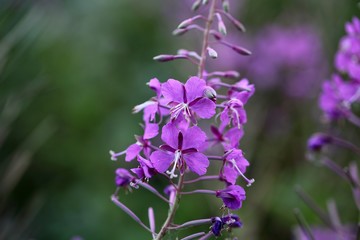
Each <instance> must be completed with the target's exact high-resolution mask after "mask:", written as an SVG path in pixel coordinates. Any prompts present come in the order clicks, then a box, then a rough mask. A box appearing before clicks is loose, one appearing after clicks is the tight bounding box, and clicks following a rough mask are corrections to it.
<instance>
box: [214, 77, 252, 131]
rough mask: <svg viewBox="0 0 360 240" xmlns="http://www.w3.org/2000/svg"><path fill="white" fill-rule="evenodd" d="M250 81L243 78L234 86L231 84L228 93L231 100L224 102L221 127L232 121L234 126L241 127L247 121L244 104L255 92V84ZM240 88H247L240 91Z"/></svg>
mask: <svg viewBox="0 0 360 240" xmlns="http://www.w3.org/2000/svg"><path fill="white" fill-rule="evenodd" d="M248 83H249V82H248V80H247V79H242V80H241V81H239V82H237V83H235V84H234V85H233V86H230V91H229V93H228V96H229V100H228V101H226V102H224V103H223V105H222V106H223V108H224V110H223V111H222V112H221V113H220V120H221V125H220V127H221V128H223V127H225V126H227V125H229V124H230V123H232V125H233V126H237V127H238V128H239V129H240V128H241V126H242V125H243V124H245V123H246V122H247V115H246V111H245V108H244V105H245V104H246V103H247V101H248V100H249V98H250V97H251V96H252V95H253V94H254V92H255V88H254V85H249V84H248ZM238 89H246V90H243V91H239V90H238Z"/></svg>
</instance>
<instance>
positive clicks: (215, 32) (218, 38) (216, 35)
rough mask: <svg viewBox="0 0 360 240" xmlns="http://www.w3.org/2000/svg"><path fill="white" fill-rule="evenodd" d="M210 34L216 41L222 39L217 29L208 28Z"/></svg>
mask: <svg viewBox="0 0 360 240" xmlns="http://www.w3.org/2000/svg"><path fill="white" fill-rule="evenodd" d="M210 34H212V35H213V36H214V38H215V39H216V40H218V41H220V40H221V39H222V36H221V35H220V33H219V32H218V31H214V30H210Z"/></svg>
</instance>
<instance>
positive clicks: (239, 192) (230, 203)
mask: <svg viewBox="0 0 360 240" xmlns="http://www.w3.org/2000/svg"><path fill="white" fill-rule="evenodd" d="M216 197H218V198H221V199H222V200H223V202H224V205H225V206H226V207H228V208H229V209H232V210H236V209H239V208H241V206H242V202H243V201H244V200H245V199H246V196H245V190H244V189H243V188H242V187H240V186H239V185H230V186H228V187H227V188H225V189H223V190H218V191H216Z"/></svg>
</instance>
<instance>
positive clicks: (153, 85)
mask: <svg viewBox="0 0 360 240" xmlns="http://www.w3.org/2000/svg"><path fill="white" fill-rule="evenodd" d="M147 84H148V86H149V87H150V88H151V89H152V90H154V91H155V92H156V95H157V97H158V98H159V97H160V96H161V83H160V81H159V80H158V79H157V78H153V79H151V80H150V81H149V82H148V83H147Z"/></svg>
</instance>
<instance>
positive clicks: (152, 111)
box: [143, 102, 159, 122]
mask: <svg viewBox="0 0 360 240" xmlns="http://www.w3.org/2000/svg"><path fill="white" fill-rule="evenodd" d="M158 110H159V105H158V103H156V102H154V104H151V105H149V106H147V107H145V108H144V117H143V120H144V122H150V121H154V120H155V115H156V113H157V112H158Z"/></svg>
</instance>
